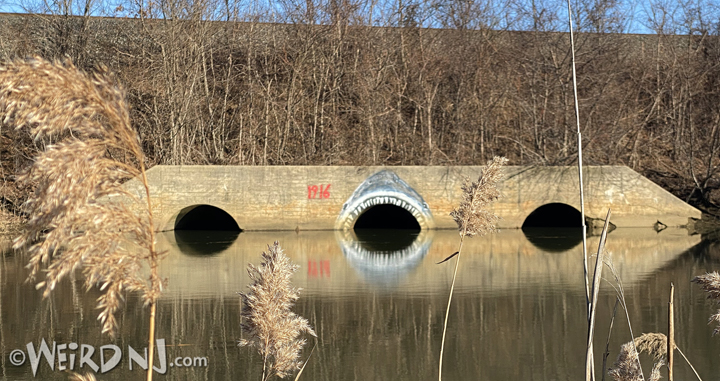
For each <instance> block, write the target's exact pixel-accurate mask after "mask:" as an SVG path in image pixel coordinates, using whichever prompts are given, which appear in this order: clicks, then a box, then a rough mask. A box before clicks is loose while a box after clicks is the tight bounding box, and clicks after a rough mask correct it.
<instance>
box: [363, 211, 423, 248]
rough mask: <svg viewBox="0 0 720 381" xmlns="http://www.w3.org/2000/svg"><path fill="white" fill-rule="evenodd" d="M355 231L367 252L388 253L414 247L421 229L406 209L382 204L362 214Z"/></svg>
mask: <svg viewBox="0 0 720 381" xmlns="http://www.w3.org/2000/svg"><path fill="white" fill-rule="evenodd" d="M354 230H355V236H356V237H357V240H358V242H360V245H361V246H362V247H363V248H365V250H368V251H372V252H386V253H388V252H394V251H399V250H403V249H405V248H406V247H408V246H410V245H412V243H413V242H415V239H416V238H417V236H418V234H420V230H421V228H420V224H419V223H418V221H417V219H415V217H414V216H413V215H412V213H410V212H409V211H407V210H406V209H403V208H401V207H399V206H395V205H390V204H381V205H375V206H373V207H371V208H370V209H367V210H366V211H365V212H364V213H363V214H361V215H360V217H358V219H357V221H355V229H354Z"/></svg>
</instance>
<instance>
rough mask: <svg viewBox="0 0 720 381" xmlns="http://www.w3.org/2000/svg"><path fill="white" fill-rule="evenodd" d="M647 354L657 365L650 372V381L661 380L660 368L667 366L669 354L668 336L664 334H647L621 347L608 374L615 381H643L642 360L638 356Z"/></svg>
mask: <svg viewBox="0 0 720 381" xmlns="http://www.w3.org/2000/svg"><path fill="white" fill-rule="evenodd" d="M638 351H639V352H640V353H642V352H645V353H647V354H648V355H650V356H652V357H653V360H654V361H655V364H654V365H653V368H652V371H651V372H650V378H649V379H650V381H656V380H659V379H660V368H661V367H662V366H663V365H665V362H666V359H665V357H666V354H667V336H665V335H664V334H662V333H646V334H644V335H642V336H640V337H637V338H635V341H634V342H633V341H630V342H627V343H625V344H623V345H622V346H621V347H620V354H619V355H618V358H617V360H616V361H615V364H613V366H612V368H610V370H609V371H608V374H609V375H610V376H611V377H612V378H613V379H614V380H615V381H642V380H644V378H643V375H642V369H640V360H639V356H638Z"/></svg>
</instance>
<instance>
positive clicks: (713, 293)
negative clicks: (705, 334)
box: [692, 271, 720, 335]
mask: <svg viewBox="0 0 720 381" xmlns="http://www.w3.org/2000/svg"><path fill="white" fill-rule="evenodd" d="M692 281H693V282H695V283H697V284H699V285H700V287H701V288H702V289H703V290H704V291H705V292H707V293H708V299H712V300H714V301H715V302H716V303H718V304H720V274H718V272H717V271H714V272H712V273H707V274H705V275H699V276H696V277H695V278H694V279H693V280H692ZM713 322H715V323H717V324H718V326H717V327H715V330H714V331H713V335H715V334H717V333H720V309H719V310H718V311H717V312H716V313H715V314H714V315H712V316H710V320H709V323H713Z"/></svg>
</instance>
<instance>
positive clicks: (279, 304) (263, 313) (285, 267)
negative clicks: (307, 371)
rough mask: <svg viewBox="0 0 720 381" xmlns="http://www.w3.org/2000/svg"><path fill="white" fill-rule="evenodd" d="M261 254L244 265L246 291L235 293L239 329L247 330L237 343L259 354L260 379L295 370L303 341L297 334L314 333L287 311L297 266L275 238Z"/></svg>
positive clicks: (292, 301)
mask: <svg viewBox="0 0 720 381" xmlns="http://www.w3.org/2000/svg"><path fill="white" fill-rule="evenodd" d="M262 258H263V261H262V263H261V264H260V266H259V267H255V266H253V265H252V264H249V265H248V274H249V275H250V280H251V281H252V283H251V284H250V285H249V286H248V287H249V288H250V291H249V292H247V293H242V292H241V293H239V294H240V296H241V297H242V302H243V306H242V312H241V316H242V318H243V319H244V321H245V322H244V323H243V324H242V329H243V332H244V333H246V334H247V338H246V339H242V340H240V342H239V345H240V346H251V347H255V348H257V350H258V352H259V353H260V355H261V356H262V357H263V376H262V380H263V381H264V380H267V379H269V378H270V377H272V376H273V375H277V376H278V377H281V378H283V377H285V376H287V375H289V374H290V373H291V372H294V371H296V370H299V369H300V367H301V365H302V362H301V361H300V360H299V358H300V351H301V350H302V348H303V347H304V346H305V342H306V341H305V339H300V338H299V336H300V334H301V333H303V332H304V333H308V334H310V335H312V336H316V335H315V331H313V329H312V327H310V324H309V323H308V321H307V320H306V319H305V318H303V317H301V316H298V315H296V314H295V313H293V312H292V311H291V308H292V307H293V305H294V304H295V301H297V300H298V298H299V289H297V288H295V287H293V286H292V282H291V280H290V278H291V277H292V275H293V274H294V273H295V271H297V269H298V267H299V266H297V265H294V264H292V262H291V261H290V258H288V257H287V256H286V255H285V254H284V253H283V250H282V248H280V245H279V244H278V243H277V242H275V243H274V244H273V245H272V246H270V245H268V250H267V252H263V253H262Z"/></svg>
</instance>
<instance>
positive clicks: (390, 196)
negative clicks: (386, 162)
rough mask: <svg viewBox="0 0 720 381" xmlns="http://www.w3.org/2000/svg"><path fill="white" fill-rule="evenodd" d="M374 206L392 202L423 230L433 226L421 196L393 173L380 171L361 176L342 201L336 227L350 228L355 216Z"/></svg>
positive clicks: (427, 208) (355, 218) (355, 219)
mask: <svg viewBox="0 0 720 381" xmlns="http://www.w3.org/2000/svg"><path fill="white" fill-rule="evenodd" d="M376 205H395V206H397V207H400V208H403V209H405V210H407V211H408V212H410V214H412V215H413V217H415V219H416V220H417V222H418V224H419V225H420V227H421V228H422V229H423V230H424V229H432V228H433V227H434V226H435V222H434V220H433V216H432V213H431V212H430V208H429V207H428V205H427V203H425V200H423V198H422V196H420V194H419V193H417V192H416V191H415V190H414V189H413V188H412V187H411V186H410V185H409V184H408V183H406V182H405V181H403V180H402V179H401V178H400V177H398V175H396V174H395V173H394V172H392V171H389V170H382V171H380V172H377V173H375V174H373V175H372V176H370V177H368V178H367V179H365V181H363V182H362V184H360V185H359V186H358V187H357V189H355V191H354V192H353V194H352V195H351V196H350V198H348V200H347V201H346V202H345V204H343V206H342V210H341V212H340V215H339V216H338V218H337V222H336V224H335V226H336V228H337V229H339V230H351V229H352V228H353V226H354V225H355V221H357V219H358V217H360V216H361V215H362V214H363V213H365V211H367V210H368V209H370V208H372V207H373V206H376Z"/></svg>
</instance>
